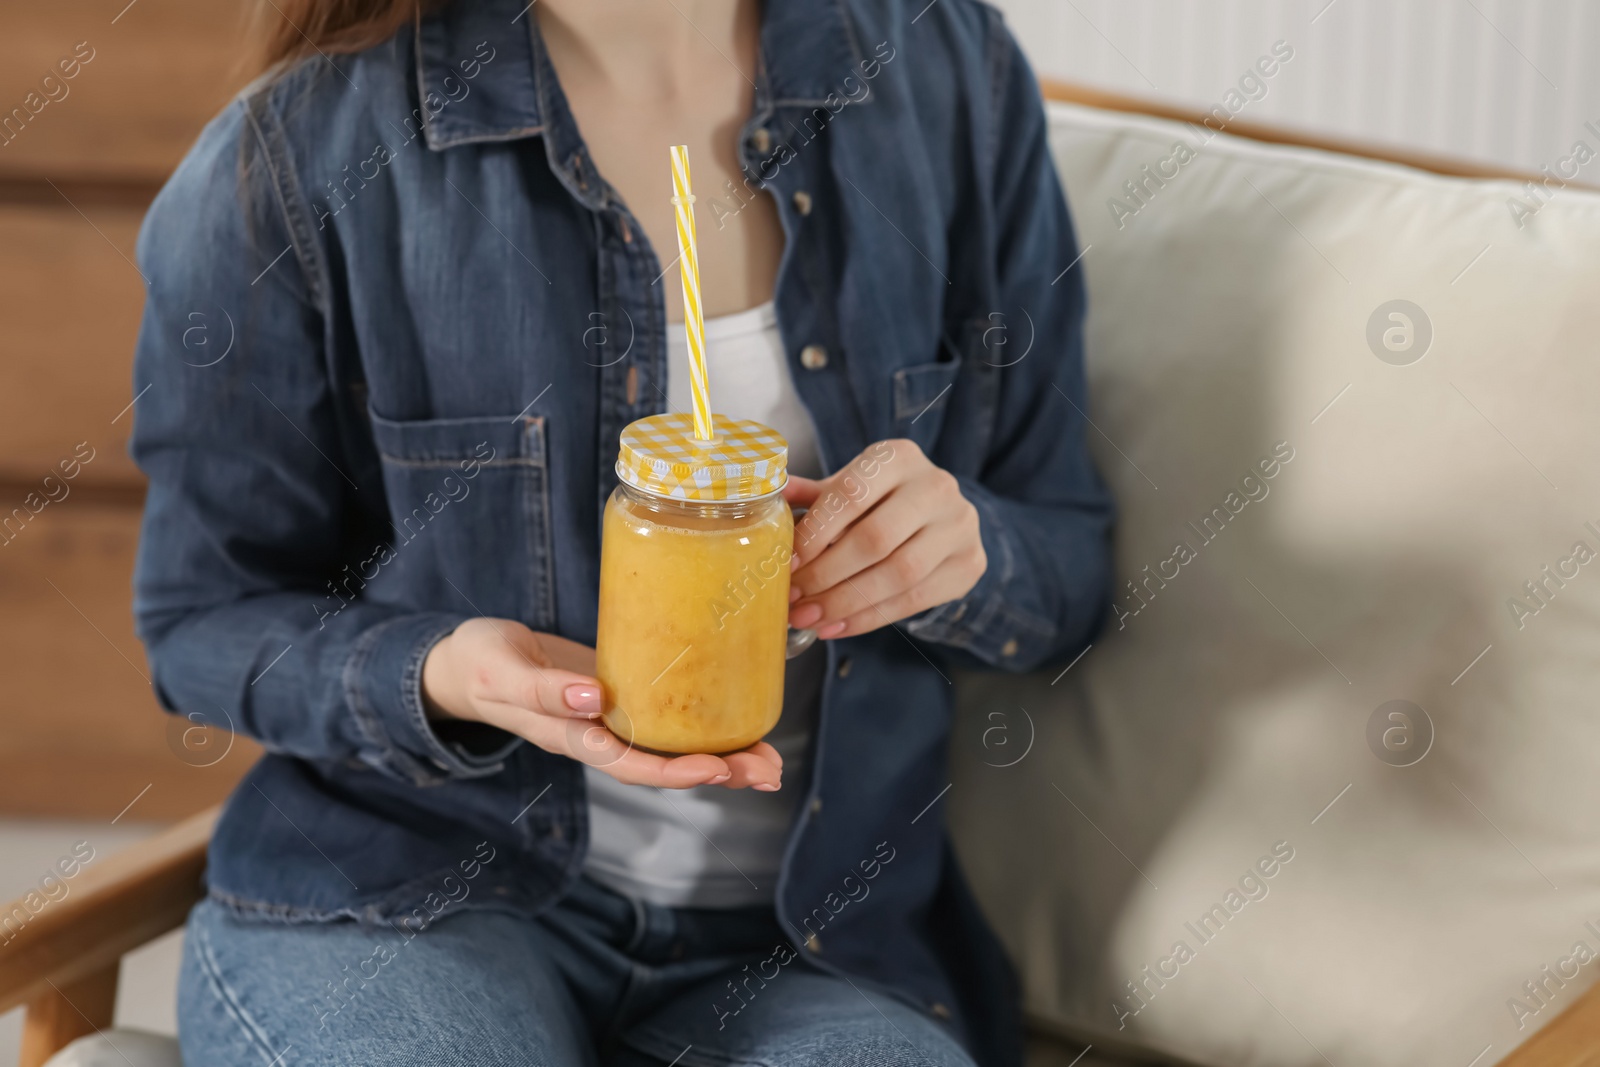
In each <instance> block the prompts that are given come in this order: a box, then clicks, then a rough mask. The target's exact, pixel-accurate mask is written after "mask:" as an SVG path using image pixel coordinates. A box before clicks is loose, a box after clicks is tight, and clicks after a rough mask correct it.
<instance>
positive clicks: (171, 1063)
mask: <svg viewBox="0 0 1600 1067" xmlns="http://www.w3.org/2000/svg"><path fill="white" fill-rule="evenodd" d="M44 1067H183V1059H182V1057H180V1056H179V1054H178V1040H177V1038H173V1037H167V1036H165V1035H163V1034H151V1033H146V1032H145V1031H143V1030H103V1031H101V1032H100V1033H98V1034H91V1035H89V1036H88V1037H80V1038H79V1039H78V1040H76V1041H74V1042H73V1043H72V1044H70V1045H68V1046H67V1047H66V1048H64V1049H62V1050H61V1051H60V1052H58V1053H56V1054H55V1055H54V1056H51V1057H50V1058H49V1059H48V1060H46V1061H45V1065H44Z"/></svg>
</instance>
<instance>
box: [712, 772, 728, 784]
mask: <svg viewBox="0 0 1600 1067" xmlns="http://www.w3.org/2000/svg"><path fill="white" fill-rule="evenodd" d="M732 777H733V774H732V773H731V772H730V773H727V774H719V775H717V776H716V777H715V778H713V779H711V781H709V782H707V783H706V784H707V785H721V784H722V783H723V782H726V781H727V780H728V779H729V778H732Z"/></svg>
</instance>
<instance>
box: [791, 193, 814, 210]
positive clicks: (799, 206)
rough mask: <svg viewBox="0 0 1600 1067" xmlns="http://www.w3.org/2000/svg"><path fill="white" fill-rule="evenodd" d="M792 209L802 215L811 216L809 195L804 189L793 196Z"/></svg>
mask: <svg viewBox="0 0 1600 1067" xmlns="http://www.w3.org/2000/svg"><path fill="white" fill-rule="evenodd" d="M794 209H795V210H796V211H798V212H800V214H802V215H809V214H811V194H810V193H808V192H806V191H805V190H804V189H800V190H797V191H796V192H795V194H794Z"/></svg>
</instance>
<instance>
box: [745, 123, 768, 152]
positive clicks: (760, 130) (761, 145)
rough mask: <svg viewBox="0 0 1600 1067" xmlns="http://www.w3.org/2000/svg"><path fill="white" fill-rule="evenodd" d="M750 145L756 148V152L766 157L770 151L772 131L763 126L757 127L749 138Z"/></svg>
mask: <svg viewBox="0 0 1600 1067" xmlns="http://www.w3.org/2000/svg"><path fill="white" fill-rule="evenodd" d="M750 143H751V144H753V145H755V146H756V151H757V152H760V153H761V154H762V155H766V154H767V153H768V152H770V151H772V131H771V130H769V129H767V128H766V127H765V126H760V127H757V128H756V132H755V133H754V134H752V135H751V137H750Z"/></svg>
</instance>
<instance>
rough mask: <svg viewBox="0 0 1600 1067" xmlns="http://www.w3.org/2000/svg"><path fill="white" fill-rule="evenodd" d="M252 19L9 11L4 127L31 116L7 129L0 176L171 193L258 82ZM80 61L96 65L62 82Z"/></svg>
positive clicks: (182, 3)
mask: <svg viewBox="0 0 1600 1067" xmlns="http://www.w3.org/2000/svg"><path fill="white" fill-rule="evenodd" d="M244 9H245V3H244V0H133V2H132V3H131V4H130V3H129V0H72V2H71V3H40V2H39V0H0V26H3V27H4V31H3V32H0V118H3V117H5V116H10V115H12V112H13V109H15V108H19V107H20V108H22V109H23V111H24V114H25V115H27V116H28V121H27V122H26V123H21V122H19V121H17V120H16V119H15V118H14V119H13V125H12V127H11V128H10V129H9V130H8V129H7V128H6V127H5V125H4V124H3V122H0V170H3V171H4V172H5V173H7V174H18V173H27V174H33V175H46V174H47V175H50V176H52V177H60V176H62V175H76V176H78V177H80V178H83V177H89V176H103V177H109V178H112V179H116V180H130V179H142V180H144V181H147V182H149V181H154V182H159V181H161V180H162V179H164V178H165V177H166V176H167V174H169V173H170V172H171V170H172V168H173V167H174V166H175V165H176V164H177V162H178V160H179V159H180V158H182V156H183V153H184V151H185V150H186V149H187V148H188V147H189V145H190V144H191V143H192V142H193V141H194V138H195V136H196V135H197V134H198V133H199V132H200V128H201V127H202V126H204V125H205V123H206V121H207V120H208V119H209V118H210V117H211V116H212V115H214V114H216V112H217V111H218V110H220V109H221V108H222V106H223V105H224V104H226V103H227V101H228V99H229V97H230V96H231V95H232V93H233V92H234V90H236V89H237V88H238V87H239V86H240V85H242V84H243V83H244V81H245V80H246V79H247V72H245V71H244V70H243V69H242V68H241V67H240V65H239V55H240V52H241V45H242V28H243V21H242V12H243V11H244ZM80 44H82V45H83V46H84V47H83V49H82V50H81V51H80V50H79V49H78V46H79V45H80ZM75 51H80V54H84V55H88V54H92V56H93V58H91V59H90V60H89V61H88V62H87V63H86V64H82V65H81V66H80V68H79V69H78V71H77V74H76V76H75V77H73V78H71V79H70V80H66V79H62V78H61V77H60V75H61V71H60V70H59V68H58V64H59V63H60V61H61V60H63V59H68V58H71V57H73V56H74V53H75ZM52 74H53V75H55V78H56V81H55V82H52V83H50V84H46V83H45V81H44V79H45V78H46V76H47V75H52ZM30 93H36V94H38V95H37V96H36V97H34V98H33V99H32V101H31V105H32V106H31V107H30V106H29V104H30V101H29V94H30ZM50 94H54V95H55V96H57V97H59V99H51V98H50ZM63 94H64V95H63ZM41 100H43V101H46V102H44V103H43V104H42V106H41V104H40V101H41ZM34 109H37V114H33V113H32V112H33V110H34Z"/></svg>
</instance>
